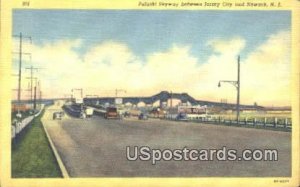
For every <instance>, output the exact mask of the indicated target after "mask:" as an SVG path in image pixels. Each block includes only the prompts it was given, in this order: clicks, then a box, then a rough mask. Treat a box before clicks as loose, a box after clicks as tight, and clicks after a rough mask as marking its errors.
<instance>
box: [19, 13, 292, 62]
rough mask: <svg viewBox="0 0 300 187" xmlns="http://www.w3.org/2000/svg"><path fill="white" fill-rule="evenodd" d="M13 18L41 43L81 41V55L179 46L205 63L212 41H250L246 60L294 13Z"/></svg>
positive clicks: (35, 15)
mask: <svg viewBox="0 0 300 187" xmlns="http://www.w3.org/2000/svg"><path fill="white" fill-rule="evenodd" d="M13 20H14V21H13V31H14V33H15V34H17V33H19V32H23V33H25V34H26V35H29V36H31V37H32V38H33V40H34V41H35V42H37V43H42V42H48V41H55V40H61V39H77V38H81V39H83V41H84V42H85V43H84V45H83V46H82V47H81V48H80V49H79V52H81V53H84V52H85V51H86V50H88V48H89V47H91V46H93V45H95V44H97V43H101V42H103V41H106V40H114V41H120V42H125V43H126V44H127V45H128V46H129V48H130V49H131V50H133V51H134V52H135V53H136V54H138V55H139V56H140V57H144V56H145V54H149V53H153V52H155V51H163V50H167V49H168V48H169V47H170V46H172V44H174V43H176V44H182V45H191V46H192V49H191V52H192V54H193V55H195V56H197V57H198V58H200V59H202V60H205V59H206V58H207V57H208V55H209V54H210V53H211V50H210V49H209V48H208V47H207V46H206V45H205V44H206V41H207V40H209V39H210V38H231V37H235V36H240V37H243V38H245V39H246V41H247V46H246V47H245V49H244V50H243V51H242V53H241V56H243V55H247V53H248V52H249V51H251V50H252V49H253V48H254V47H256V46H258V45H260V44H261V43H263V42H264V41H265V40H266V39H267V36H268V35H269V34H272V33H276V32H277V31H280V30H289V29H290V25H291V23H290V20H291V17H290V12H289V11H185V10H181V11H172V10H167V11H166V10H163V11H160V10H148V11H145V10H143V11H141V10H101V11H97V10H76V11H75V10H55V11H53V10H15V11H14V12H13Z"/></svg>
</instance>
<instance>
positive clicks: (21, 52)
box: [13, 33, 31, 114]
mask: <svg viewBox="0 0 300 187" xmlns="http://www.w3.org/2000/svg"><path fill="white" fill-rule="evenodd" d="M13 37H19V40H20V42H19V52H18V54H19V73H18V105H19V107H18V114H19V113H20V106H21V89H22V88H21V83H22V55H31V53H23V51H22V45H23V44H22V43H23V38H25V37H26V38H29V39H30V43H31V37H27V36H23V35H22V33H20V35H14V36H13ZM14 53H16V52H14Z"/></svg>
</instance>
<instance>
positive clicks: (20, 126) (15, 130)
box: [11, 106, 44, 139]
mask: <svg viewBox="0 0 300 187" xmlns="http://www.w3.org/2000/svg"><path fill="white" fill-rule="evenodd" d="M43 109H44V107H43V106H42V108H41V110H40V111H39V112H38V113H36V114H34V115H32V116H28V117H26V118H24V119H23V120H22V121H19V122H16V124H14V125H12V126H11V139H14V138H16V137H17V136H18V135H19V134H20V133H21V132H22V131H23V130H24V129H25V128H26V127H27V126H28V125H29V124H30V123H31V122H32V120H33V119H34V118H36V117H38V116H39V115H40V114H41V113H42V111H43Z"/></svg>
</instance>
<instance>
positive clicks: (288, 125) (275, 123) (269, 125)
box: [164, 116, 292, 131]
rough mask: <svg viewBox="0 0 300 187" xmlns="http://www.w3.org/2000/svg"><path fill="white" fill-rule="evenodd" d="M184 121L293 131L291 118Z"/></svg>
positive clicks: (214, 118)
mask: <svg viewBox="0 0 300 187" xmlns="http://www.w3.org/2000/svg"><path fill="white" fill-rule="evenodd" d="M164 119H166V120H172V121H182V120H177V119H176V118H174V117H173V116H172V117H168V116H166V118H164ZM184 121H186V122H196V123H209V124H216V125H228V126H243V127H252V128H253V127H254V128H264V129H273V130H283V131H291V130H292V121H291V118H276V117H274V118H270V117H269V118H268V117H259V118H243V119H240V120H239V121H237V120H234V119H228V118H222V117H211V118H194V119H187V120H184Z"/></svg>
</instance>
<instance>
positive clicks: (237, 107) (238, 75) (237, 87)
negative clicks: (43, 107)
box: [218, 56, 241, 124]
mask: <svg viewBox="0 0 300 187" xmlns="http://www.w3.org/2000/svg"><path fill="white" fill-rule="evenodd" d="M237 65H238V68H237V81H228V80H221V81H219V84H218V87H221V83H222V82H224V83H229V84H232V85H233V86H234V87H236V90H237V99H236V121H237V123H238V124H239V121H240V87H241V84H240V56H238V61H237Z"/></svg>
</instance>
